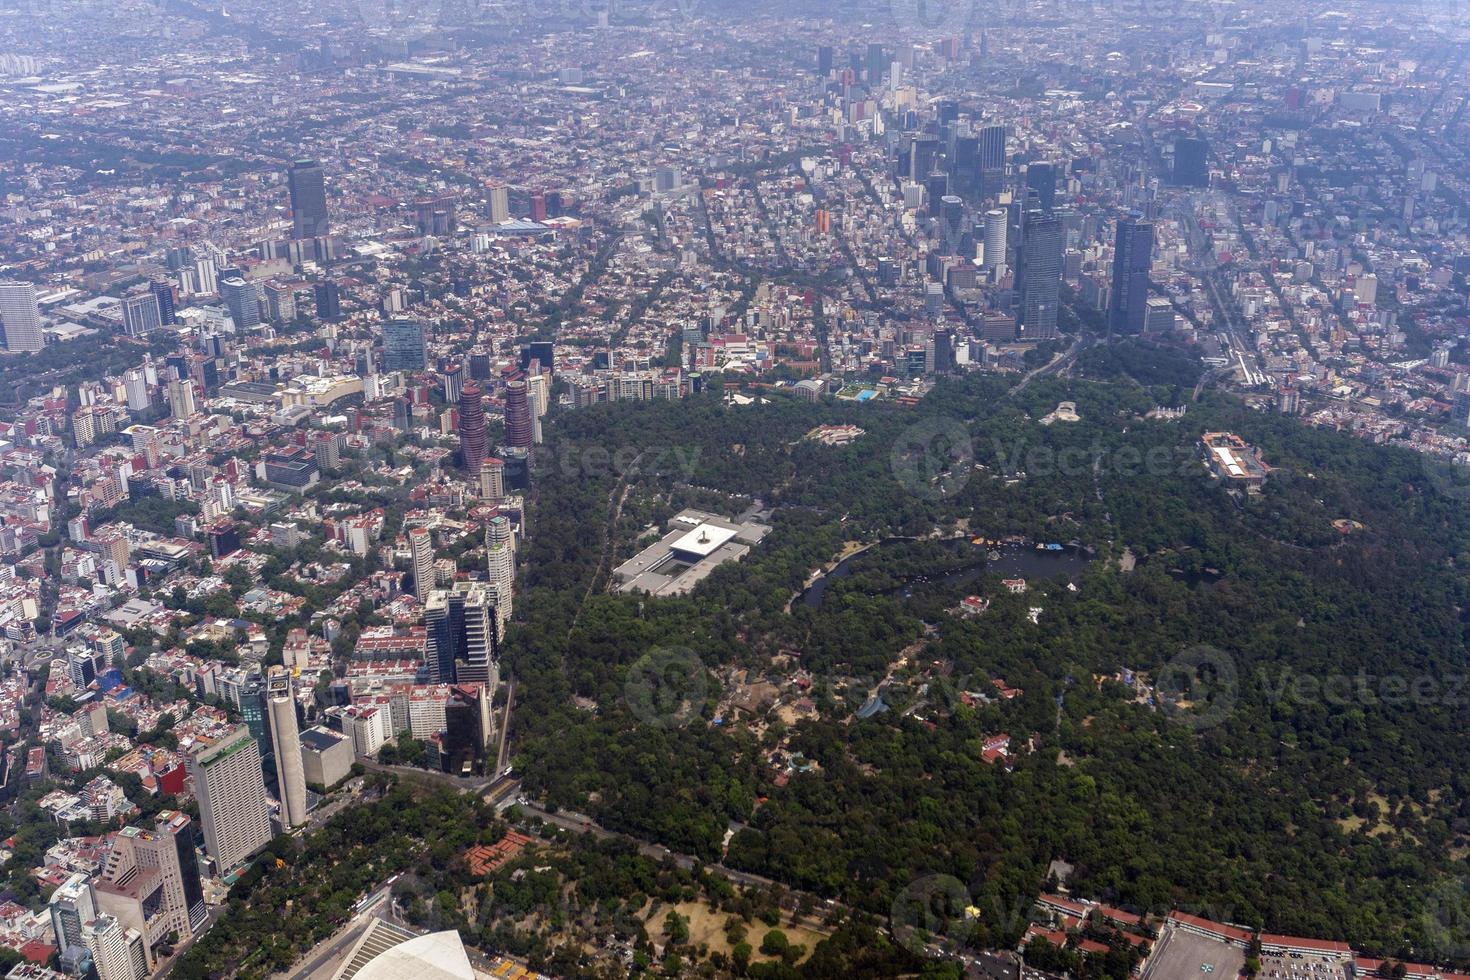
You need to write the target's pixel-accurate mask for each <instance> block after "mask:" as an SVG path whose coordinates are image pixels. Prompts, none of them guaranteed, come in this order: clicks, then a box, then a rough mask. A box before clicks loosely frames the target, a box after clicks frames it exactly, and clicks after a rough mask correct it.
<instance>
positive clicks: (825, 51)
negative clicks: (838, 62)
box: [817, 44, 832, 78]
mask: <svg viewBox="0 0 1470 980" xmlns="http://www.w3.org/2000/svg"><path fill="white" fill-rule="evenodd" d="M817 74H818V75H820V76H821V77H822V78H826V77H827V76H828V75H830V74H832V45H830V44H824V45H822V46H821V47H819V48H817Z"/></svg>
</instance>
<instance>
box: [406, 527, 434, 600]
mask: <svg viewBox="0 0 1470 980" xmlns="http://www.w3.org/2000/svg"><path fill="white" fill-rule="evenodd" d="M408 550H409V554H410V555H411V556H412V559H413V595H414V598H416V599H418V601H419V602H425V601H427V599H428V598H429V593H430V592H432V591H434V585H435V582H434V539H433V537H432V536H431V535H430V534H429V531H428V529H427V528H422V527H416V528H414V529H413V530H411V531H409V532H408Z"/></svg>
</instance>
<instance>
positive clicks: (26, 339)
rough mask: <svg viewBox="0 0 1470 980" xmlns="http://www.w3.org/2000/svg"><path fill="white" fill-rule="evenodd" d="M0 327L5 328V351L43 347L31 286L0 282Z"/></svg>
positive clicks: (38, 310) (33, 290)
mask: <svg viewBox="0 0 1470 980" xmlns="http://www.w3.org/2000/svg"><path fill="white" fill-rule="evenodd" d="M0 327H3V328H4V331H5V349H6V350H17V351H28V350H40V349H41V348H42V347H45V346H46V338H45V337H43V336H42V335H41V308H40V306H38V305H37V303H36V287H35V286H34V285H32V284H31V283H28V282H0Z"/></svg>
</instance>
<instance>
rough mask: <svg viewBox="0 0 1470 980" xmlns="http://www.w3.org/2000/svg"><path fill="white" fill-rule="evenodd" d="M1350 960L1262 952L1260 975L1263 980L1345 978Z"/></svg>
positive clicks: (1326, 979) (1336, 979)
mask: <svg viewBox="0 0 1470 980" xmlns="http://www.w3.org/2000/svg"><path fill="white" fill-rule="evenodd" d="M1350 962H1351V960H1344V959H1339V958H1337V957H1332V956H1312V955H1307V954H1302V953H1297V954H1294V955H1288V954H1284V953H1283V954H1277V955H1272V954H1270V953H1263V954H1262V955H1261V977H1262V978H1264V980H1345V978H1346V976H1347V965H1348V963H1350Z"/></svg>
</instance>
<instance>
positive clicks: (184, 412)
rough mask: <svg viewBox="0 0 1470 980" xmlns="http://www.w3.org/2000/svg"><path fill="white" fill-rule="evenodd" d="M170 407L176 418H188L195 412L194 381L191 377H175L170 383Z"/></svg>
mask: <svg viewBox="0 0 1470 980" xmlns="http://www.w3.org/2000/svg"><path fill="white" fill-rule="evenodd" d="M168 407H169V411H170V412H171V413H172V414H173V417H174V418H176V419H186V418H188V417H189V416H191V415H193V414H194V408H195V406H194V382H193V380H192V379H190V378H175V379H174V380H172V381H170V382H169V383H168Z"/></svg>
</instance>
